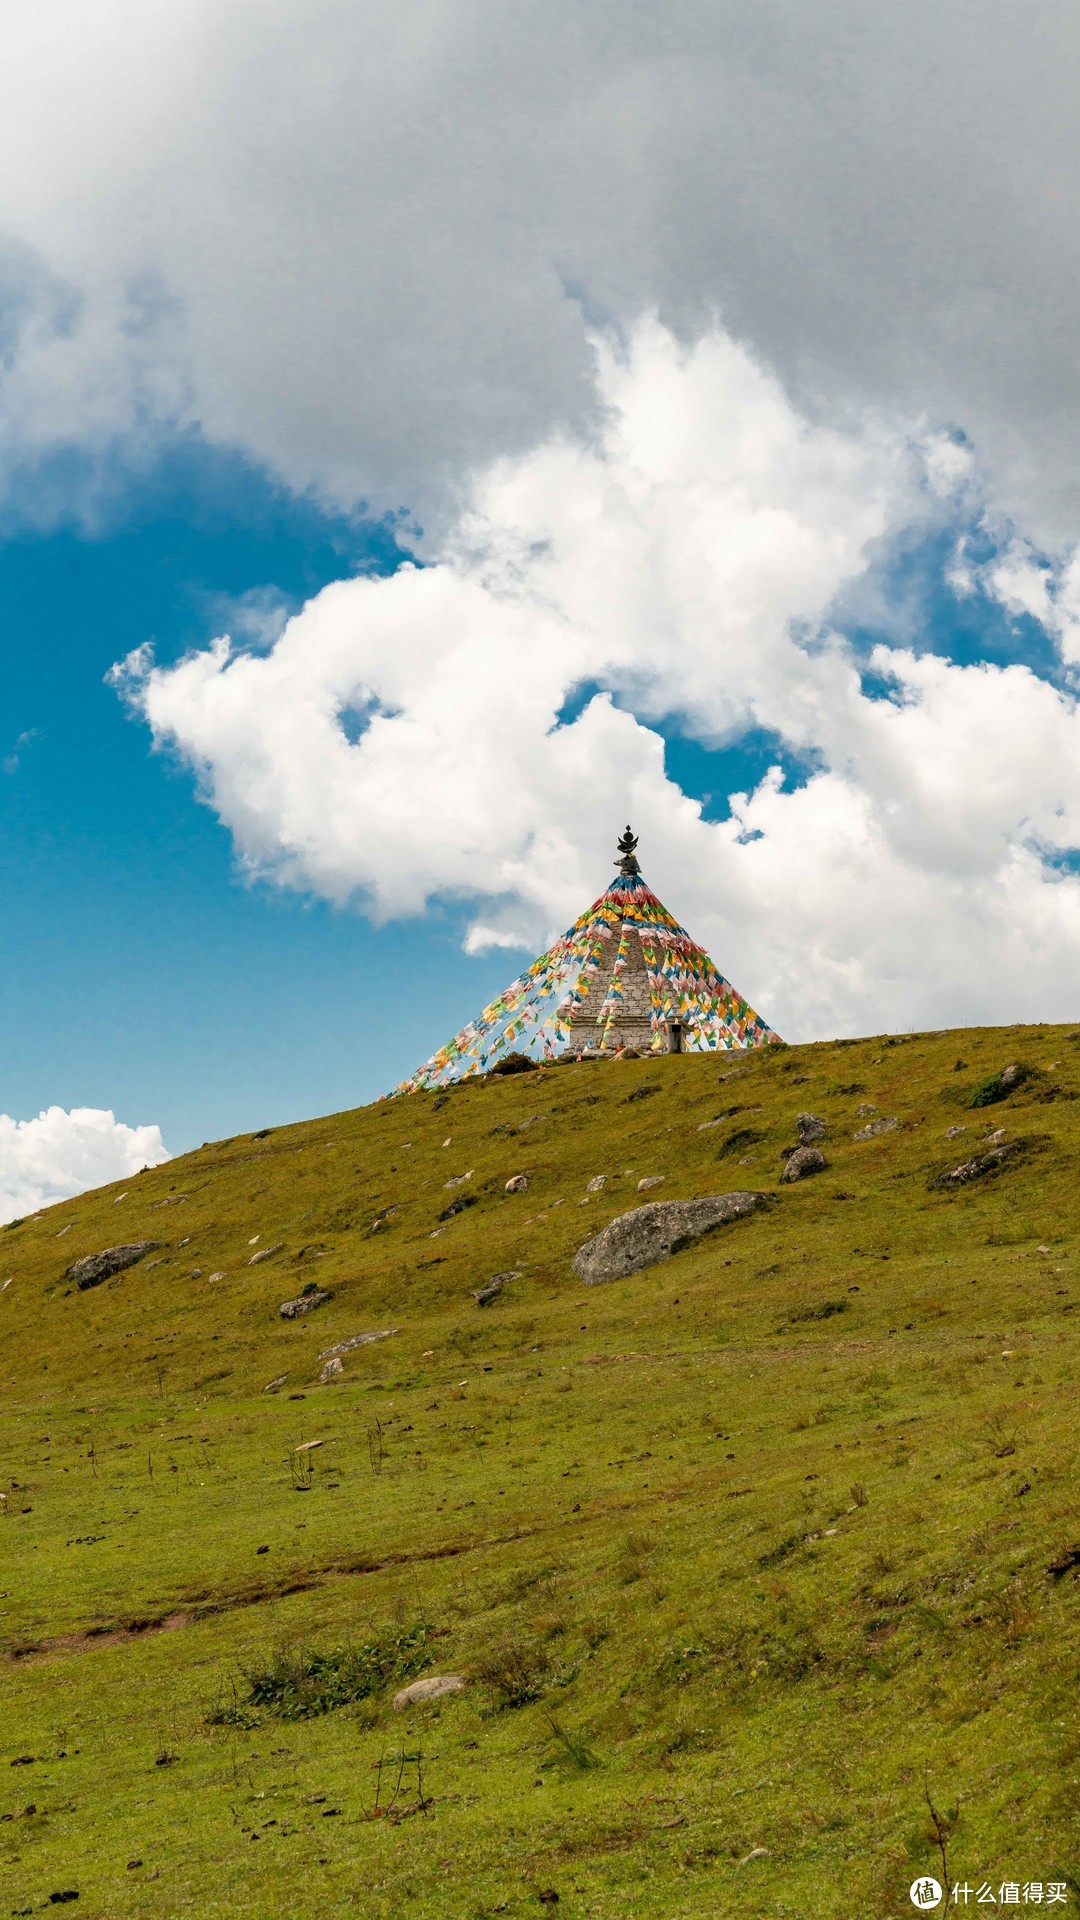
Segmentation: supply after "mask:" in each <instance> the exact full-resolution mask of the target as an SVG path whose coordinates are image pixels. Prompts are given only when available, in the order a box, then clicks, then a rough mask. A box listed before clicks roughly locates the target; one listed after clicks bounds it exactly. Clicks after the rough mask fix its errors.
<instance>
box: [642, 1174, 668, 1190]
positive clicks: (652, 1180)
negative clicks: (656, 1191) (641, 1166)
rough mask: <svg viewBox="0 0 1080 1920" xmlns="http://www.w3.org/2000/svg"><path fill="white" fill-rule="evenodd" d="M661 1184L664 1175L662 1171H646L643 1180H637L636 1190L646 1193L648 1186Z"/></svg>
mask: <svg viewBox="0 0 1080 1920" xmlns="http://www.w3.org/2000/svg"><path fill="white" fill-rule="evenodd" d="M663 1184H664V1175H663V1174H662V1173H647V1174H646V1175H645V1178H644V1180H639V1181H638V1183H637V1190H638V1192H639V1193H648V1191H649V1188H650V1187H662V1186H663Z"/></svg>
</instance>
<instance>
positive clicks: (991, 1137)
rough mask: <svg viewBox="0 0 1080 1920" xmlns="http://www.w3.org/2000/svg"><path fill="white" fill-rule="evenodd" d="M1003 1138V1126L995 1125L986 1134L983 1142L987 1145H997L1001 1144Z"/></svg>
mask: <svg viewBox="0 0 1080 1920" xmlns="http://www.w3.org/2000/svg"><path fill="white" fill-rule="evenodd" d="M1004 1138H1005V1129H1004V1127H995V1128H994V1131H993V1133H988V1134H987V1136H986V1143H985V1144H986V1145H987V1146H988V1147H998V1146H1000V1145H1001V1142H1002V1141H1003V1140H1004Z"/></svg>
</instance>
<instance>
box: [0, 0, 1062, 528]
mask: <svg viewBox="0 0 1080 1920" xmlns="http://www.w3.org/2000/svg"><path fill="white" fill-rule="evenodd" d="M3 35H4V55H5V57H4V60H3V61H2V62H0V180H2V181H3V183H4V184H3V188H2V191H0V336H2V345H3V354H2V366H3V378H2V384H0V394H2V400H3V405H2V409H0V456H2V455H3V454H4V453H6V456H7V459H8V463H9V466H10V465H11V464H13V463H14V464H17V463H18V462H19V460H20V459H21V458H23V457H24V456H26V455H27V454H29V455H34V454H39V453H42V452H48V451H49V450H51V449H53V448H56V447H64V446H68V445H70V444H75V445H77V446H78V447H80V448H83V449H89V450H90V451H98V452H100V451H102V450H104V449H107V448H108V447H109V446H110V444H111V443H112V442H113V441H114V439H115V438H116V436H118V435H120V436H124V437H126V440H127V442H128V446H129V450H130V449H131V448H132V447H134V448H135V450H136V451H140V452H141V451H142V450H144V449H145V448H146V446H147V444H148V443H150V444H151V445H152V443H153V440H154V435H155V432H156V430H157V429H158V428H159V427H160V425H161V423H162V422H177V423H179V424H180V425H182V426H196V427H198V428H200V429H201V430H202V431H203V432H204V433H205V434H206V435H208V436H209V437H210V438H211V439H212V440H214V441H217V442H227V443H229V444H232V445H236V446H239V447H241V448H243V449H244V450H246V451H247V452H248V453H249V454H251V455H252V456H253V457H254V458H256V459H257V460H260V461H263V462H266V463H267V464H268V465H269V466H270V467H271V468H272V469H273V470H274V471H275V472H277V473H278V474H280V475H282V476H284V478H285V479H286V481H287V482H288V483H289V484H291V485H293V486H296V487H306V486H309V485H310V486H314V487H316V488H318V489H321V490H323V491H325V492H327V493H328V494H330V495H333V496H334V497H336V498H337V499H339V500H345V501H350V502H351V501H355V500H356V499H358V498H361V497H364V498H368V499H371V500H373V501H374V502H375V503H376V505H378V506H386V505H390V506H397V505H399V504H401V503H404V504H406V505H407V506H409V507H410V508H416V507H417V506H420V507H422V508H423V510H424V512H425V513H430V514H431V515H432V516H435V517H437V518H438V519H439V522H440V524H442V518H443V515H444V513H445V508H446V501H447V498H448V497H452V496H453V493H454V490H455V489H456V487H457V486H458V484H459V483H460V480H461V476H462V474H463V473H465V472H466V471H468V470H470V469H472V468H474V467H477V466H480V465H484V464H486V463H487V462H488V461H489V460H491V459H492V458H494V457H496V456H498V455H500V454H503V453H507V452H520V451H522V450H524V449H525V448H527V447H528V446H530V445H532V444H535V442H536V441H537V440H538V439H540V438H542V437H544V436H545V435H546V434H547V433H548V432H549V431H550V430H551V428H552V427H553V425H557V424H562V425H563V426H569V427H571V428H576V427H577V426H578V425H580V424H581V423H582V422H587V421H588V420H589V419H590V418H593V417H594V416H593V414H592V406H593V393H592V389H591V384H590V373H589V353H588V345H587V340H586V330H585V327H584V326H583V324H582V316H583V315H584V316H587V317H588V318H589V319H590V320H591V321H596V320H599V319H602V320H604V321H605V322H610V323H613V324H616V325H623V326H628V325H630V324H632V323H633V322H634V321H635V320H636V319H637V317H638V316H639V314H640V313H641V312H643V311H646V310H649V309H652V308H656V309H658V310H659V311H660V312H661V313H662V314H663V315H664V317H665V318H666V320H667V321H668V322H669V324H671V325H672V326H673V327H674V328H675V329H676V331H677V332H678V333H679V334H680V337H682V338H684V339H687V338H691V337H693V336H694V335H696V334H697V333H698V332H700V331H701V330H702V328H703V327H704V326H706V325H707V324H708V322H709V320H710V318H711V316H712V315H713V314H714V313H715V312H716V311H721V312H722V313H723V314H724V315H725V316H726V318H727V320H728V323H729V324H731V325H732V326H733V327H734V328H735V330H736V331H737V332H738V333H739V335H740V336H741V337H744V338H747V339H749V340H751V341H752V342H753V343H754V344H755V346H756V348H757V349H758V350H759V351H761V352H762V353H763V354H764V355H765V357H766V358H767V359H768V360H769V362H770V363H771V364H773V365H775V366H776V367H777V368H778V369H779V370H780V372H781V374H782V375H783V377H784V379H785V381H786V383H787V384H788V386H789V387H791V388H792V390H793V391H795V392H796V393H797V394H799V395H801V396H802V399H803V401H804V402H805V404H807V405H808V406H811V405H812V406H813V407H814V408H818V409H824V410H826V411H827V412H829V413H831V414H832V415H833V416H836V415H837V414H839V413H840V412H842V411H843V409H844V408H846V407H847V406H848V405H850V404H852V403H857V404H859V405H862V404H864V403H866V402H867V401H870V402H872V403H874V404H879V403H880V404H884V405H890V406H891V405H899V406H901V407H903V408H910V407H912V406H915V407H917V408H919V409H922V408H925V409H926V410H928V411H929V413H930V414H931V415H932V416H933V417H934V418H936V419H944V420H953V421H961V422H963V424H964V426H965V428H966V430H968V431H969V432H970V433H971V434H972V435H973V436H974V437H975V438H976V440H977V442H978V444H979V446H980V448H981V450H982V453H983V457H984V459H986V460H987V461H988V462H991V463H992V464H993V465H994V467H995V469H996V471H997V473H998V477H999V483H1000V487H1001V490H1002V495H1003V497H1004V498H1005V499H1006V501H1007V503H1009V504H1011V505H1013V506H1015V505H1016V504H1017V503H1018V502H1019V503H1022V504H1023V505H1024V506H1025V509H1026V512H1027V517H1028V518H1029V519H1030V518H1031V515H1032V514H1034V513H1036V512H1037V513H1038V514H1039V516H1040V527H1039V531H1040V537H1044V536H1045V535H1046V533H1047V530H1048V529H1049V530H1050V531H1051V532H1052V533H1053V534H1054V536H1055V537H1061V538H1066V537H1068V536H1070V535H1072V534H1075V532H1076V530H1077V525H1078V522H1080V491H1078V489H1080V481H1078V478H1077V467H1076V462H1075V458H1074V448H1075V444H1076V439H1077V431H1078V427H1080V418H1078V410H1080V389H1078V388H1077V383H1076V381H1075V378H1074V368H1073V346H1072V341H1073V336H1074V332H1075V328H1074V315H1075V313H1076V310H1077V307H1078V305H1080V253H1078V250H1077V248H1076V246H1075V245H1074V231H1073V229H1074V218H1073V203H1074V199H1075V179H1076V167H1077V157H1078V156H1077V146H1078V141H1080V122H1078V119H1077V115H1076V111H1075V85H1074V79H1073V75H1074V73H1075V66H1076V58H1077V53H1078V50H1080V17H1078V16H1077V15H1076V13H1075V10H1073V9H1069V8H1067V7H1044V8H1031V7H1027V8H1018V7H1016V6H1015V4H1013V3H1012V0H949V4H947V5H944V6H943V5H941V0H907V4H906V5H904V6H903V7H892V8H889V7H867V6H865V5H864V4H862V0H819V4H817V5H815V6H814V7H812V8H810V7H807V6H806V4H805V0H756V4H755V5H754V6H752V7H748V6H747V5H746V4H745V0H678V3H677V4H673V5H669V6H666V7H659V8H657V7H644V6H641V5H632V4H627V0H522V4H520V5H518V6H517V7H515V8H513V9H511V10H508V9H507V8H506V7H505V6H504V5H496V4H495V0H422V3H421V4H414V5H412V6H404V7H403V6H401V5H400V4H399V3H398V0H356V3H355V4H353V5H351V6H342V5H341V4H340V0H307V4H305V5H304V6H303V7H302V8H297V7H296V6H295V5H293V4H291V3H290V0H262V3H261V4H260V5H259V6H257V7H256V6H252V5H251V4H250V0H157V4H156V5H154V6H150V7H148V6H146V5H145V4H142V3H141V0H109V3H108V4H107V5H105V6H98V7H92V8H91V7H87V6H86V5H85V4H84V3H83V0H53V4H52V5H51V6H49V7H42V6H41V5H40V4H38V0H10V3H9V5H8V6H7V7H6V8H5V12H4V26H3Z"/></svg>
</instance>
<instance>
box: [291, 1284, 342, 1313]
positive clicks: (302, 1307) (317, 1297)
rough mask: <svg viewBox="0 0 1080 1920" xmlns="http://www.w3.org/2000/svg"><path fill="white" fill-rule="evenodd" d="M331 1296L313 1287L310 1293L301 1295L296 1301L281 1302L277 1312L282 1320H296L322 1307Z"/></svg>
mask: <svg viewBox="0 0 1080 1920" xmlns="http://www.w3.org/2000/svg"><path fill="white" fill-rule="evenodd" d="M333 1297H334V1296H333V1294H331V1293H326V1292H324V1291H322V1290H321V1289H320V1288H319V1287H315V1288H314V1290H313V1291H312V1292H311V1293H302V1294H301V1295H300V1298H299V1299H298V1300H283V1301H282V1303H281V1305H280V1307H279V1308H278V1312H279V1313H280V1315H281V1317H282V1319H283V1320H297V1319H299V1317H300V1315H301V1314H302V1313H314V1311H315V1308H316V1307H324V1306H325V1305H326V1302H327V1301H328V1300H332V1299H333Z"/></svg>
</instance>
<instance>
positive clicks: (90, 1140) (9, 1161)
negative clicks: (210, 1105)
mask: <svg viewBox="0 0 1080 1920" xmlns="http://www.w3.org/2000/svg"><path fill="white" fill-rule="evenodd" d="M168 1158H169V1155H168V1153H167V1152H166V1149H165V1147H164V1145H163V1143H162V1138H161V1130H160V1128H159V1127H127V1126H125V1125H124V1123H123V1121H122V1120H117V1119H116V1117H115V1115H113V1114H111V1113H108V1112H106V1111H104V1110H103V1109H101V1108H100V1107H72V1109H71V1111H70V1113H68V1112H65V1110H64V1108H63V1107H49V1108H47V1109H46V1111H45V1112H44V1113H39V1114H38V1117H37V1119H36V1120H13V1119H11V1117H10V1116H9V1115H8V1114H6V1113H0V1225H3V1224H4V1222H5V1221H8V1220H19V1219H22V1218H23V1217H24V1215H26V1214H29V1213H37V1212H38V1211H39V1210H40V1209H41V1208H42V1207H51V1206H53V1205H54V1204H55V1202H56V1201H57V1200H68V1199H70V1198H71V1196H72V1195H73V1194H77V1193H86V1192H87V1191H88V1189H89V1188H91V1187H100V1186H104V1185H106V1184H107V1182H109V1181H110V1180H122V1179H123V1178H124V1177H125V1176H126V1175H127V1174H131V1173H138V1171H139V1169H140V1167H147V1166H149V1167H156V1166H160V1164H161V1162H162V1161H163V1160H167V1159H168Z"/></svg>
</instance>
